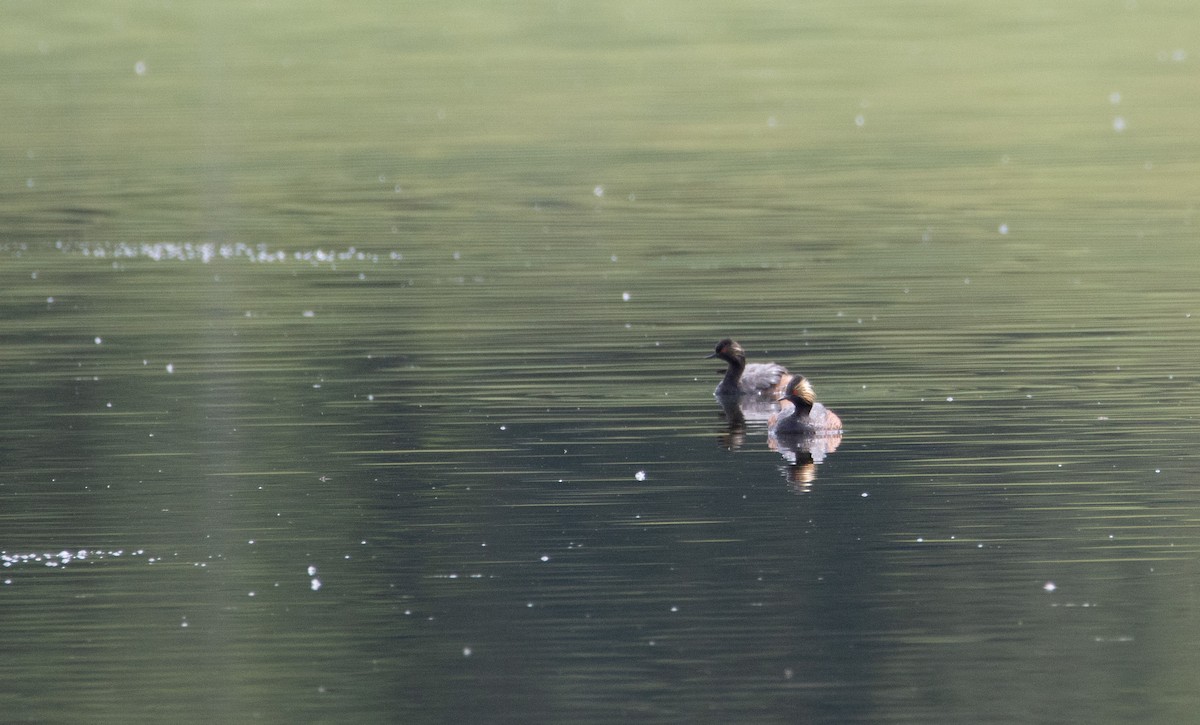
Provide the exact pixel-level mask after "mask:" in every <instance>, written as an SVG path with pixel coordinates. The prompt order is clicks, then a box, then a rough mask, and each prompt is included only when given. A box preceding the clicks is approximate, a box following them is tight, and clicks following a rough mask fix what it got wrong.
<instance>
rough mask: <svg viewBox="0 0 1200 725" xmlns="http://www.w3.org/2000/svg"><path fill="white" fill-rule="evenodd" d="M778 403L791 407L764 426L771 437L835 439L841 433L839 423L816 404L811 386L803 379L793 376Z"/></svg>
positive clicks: (840, 421) (830, 411)
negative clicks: (792, 436)
mask: <svg viewBox="0 0 1200 725" xmlns="http://www.w3.org/2000/svg"><path fill="white" fill-rule="evenodd" d="M779 399H780V400H786V401H788V402H789V403H791V404H792V405H791V407H790V408H789V407H788V406H786V405H785V406H784V407H783V410H780V411H779V412H778V413H776V414H775V415H773V416H771V420H770V422H768V423H767V429H768V430H769V431H770V433H771V434H772V435H804V436H812V435H836V434H840V433H841V432H842V419H841V418H839V417H838V416H837V413H834V412H833V411H832V410H830V409H829V408H826V407H825V406H824V405H821V404H820V403H818V402H817V395H816V393H814V392H813V388H812V385H810V384H809V382H808V379H807V378H805V377H804V376H803V375H796V376H795V377H793V378H792V379H791V380H790V381H789V382H788V384H787V387H786V388H785V389H784V392H783V395H782V396H780V398H779Z"/></svg>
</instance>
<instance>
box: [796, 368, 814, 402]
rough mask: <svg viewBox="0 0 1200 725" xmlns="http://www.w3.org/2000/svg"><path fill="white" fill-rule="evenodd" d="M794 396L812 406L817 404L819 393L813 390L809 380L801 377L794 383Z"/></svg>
mask: <svg viewBox="0 0 1200 725" xmlns="http://www.w3.org/2000/svg"><path fill="white" fill-rule="evenodd" d="M792 394H793V395H795V396H796V397H797V398H799V399H801V400H803V401H804V402H805V403H808V404H809V405H812V404H813V403H815V402H817V393H816V391H815V390H813V387H812V384H811V383H809V382H808V378H806V377H804V376H803V375H801V376H800V377H798V378H796V380H795V382H793V383H792Z"/></svg>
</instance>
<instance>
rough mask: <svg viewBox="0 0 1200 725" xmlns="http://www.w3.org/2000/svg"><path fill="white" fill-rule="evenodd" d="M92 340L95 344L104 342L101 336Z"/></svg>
mask: <svg viewBox="0 0 1200 725" xmlns="http://www.w3.org/2000/svg"><path fill="white" fill-rule="evenodd" d="M92 342H94V343H96V344H97V345H99V344H100V343H102V342H104V340H103V339H102V338H100V337H97V338H96V339H94V340H92Z"/></svg>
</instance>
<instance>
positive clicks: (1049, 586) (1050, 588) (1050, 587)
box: [1042, 582, 1058, 592]
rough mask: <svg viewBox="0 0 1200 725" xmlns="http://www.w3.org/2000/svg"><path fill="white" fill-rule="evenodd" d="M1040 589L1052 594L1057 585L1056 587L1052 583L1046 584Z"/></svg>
mask: <svg viewBox="0 0 1200 725" xmlns="http://www.w3.org/2000/svg"><path fill="white" fill-rule="evenodd" d="M1042 589H1043V590H1044V591H1047V592H1052V591H1054V590H1055V589H1058V585H1056V584H1055V583H1054V582H1046V583H1045V584H1043V585H1042Z"/></svg>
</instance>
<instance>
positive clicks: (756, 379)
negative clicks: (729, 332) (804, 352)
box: [705, 337, 792, 400]
mask: <svg viewBox="0 0 1200 725" xmlns="http://www.w3.org/2000/svg"><path fill="white" fill-rule="evenodd" d="M714 357H717V358H721V359H722V360H724V361H725V362H727V363H729V367H728V368H726V369H725V377H724V378H722V379H721V383H720V384H719V385H717V389H716V390H714V391H713V394H714V395H716V396H717V397H719V398H729V397H735V396H744V395H759V396H763V397H765V398H767V399H768V400H776V399H778V397H779V393H780V392H781V391H782V390H784V388H785V386H786V385H787V382H788V380H790V379H791V377H792V376H791V374H789V373H788V371H787V368H785V367H784V366H782V365H780V364H778V363H773V362H769V363H747V362H746V351H745V350H743V349H742V346H741V345H739V344H737V343H736V342H734V341H733V340H731V339H729V338H728V337H727V338H725V339H724V340H721V341H720V342H718V343H717V346H716V348H714V349H713V352H712V354H711V355H706V356H705V359H706V360H707V359H709V358H714Z"/></svg>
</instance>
